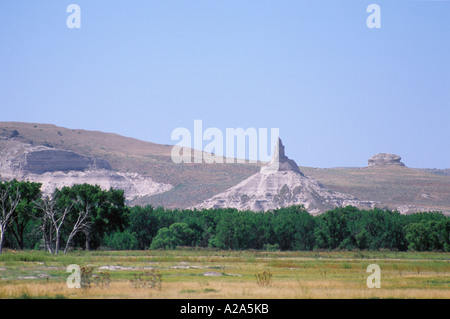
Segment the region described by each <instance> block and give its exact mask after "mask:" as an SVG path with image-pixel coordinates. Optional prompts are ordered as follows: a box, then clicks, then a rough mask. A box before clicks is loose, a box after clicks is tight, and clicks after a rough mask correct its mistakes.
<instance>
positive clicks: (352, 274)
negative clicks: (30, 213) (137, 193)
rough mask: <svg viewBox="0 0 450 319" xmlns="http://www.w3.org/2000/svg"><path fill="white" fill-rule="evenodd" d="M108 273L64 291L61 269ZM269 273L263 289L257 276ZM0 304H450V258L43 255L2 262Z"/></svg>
mask: <svg viewBox="0 0 450 319" xmlns="http://www.w3.org/2000/svg"><path fill="white" fill-rule="evenodd" d="M70 264H78V265H79V266H80V267H92V269H93V274H94V275H95V274H100V272H103V273H107V274H108V276H109V277H110V279H111V283H110V284H109V286H107V287H101V286H100V285H98V286H97V285H95V284H93V285H92V286H91V288H79V289H77V288H73V289H69V288H68V287H67V284H66V281H67V278H68V276H69V275H70V273H68V272H67V266H68V265H70ZM370 264H377V265H378V266H379V267H380V269H381V288H379V289H378V288H372V289H370V288H368V287H367V283H366V282H367V277H368V276H370V275H371V273H368V272H366V270H367V266H369V265H370ZM152 269H154V270H153V271H155V272H157V273H159V274H161V275H162V285H161V288H160V289H158V288H136V287H134V286H133V285H132V280H133V278H134V277H135V276H136V275H139V274H143V273H144V272H146V271H147V272H148V271H152ZM263 272H266V274H267V273H270V274H271V275H272V277H271V278H270V280H267V281H266V282H265V285H262V284H258V283H257V280H256V275H257V274H258V273H260V274H261V273H263ZM0 298H2V299H5V298H77V299H79V298H89V299H94V298H139V299H141V298H172V299H181V298H182V299H195V298H206V299H213V298H225V299H228V298H230V299H231V298H233V299H234V298H242V299H246V298H261V299H264V298H276V299H289V298H327V299H331V298H421V299H423V298H439V299H449V298H450V254H449V253H438V252H427V253H418V252H391V251H376V252H374V251H312V252H264V251H220V250H208V249H179V250H172V251H115V252H110V251H92V252H85V251H74V252H70V253H68V254H67V255H60V256H52V255H50V254H48V253H45V252H42V251H25V252H22V251H10V250H5V251H4V253H2V254H1V255H0Z"/></svg>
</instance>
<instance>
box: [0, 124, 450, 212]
mask: <svg viewBox="0 0 450 319" xmlns="http://www.w3.org/2000/svg"><path fill="white" fill-rule="evenodd" d="M0 136H3V137H8V138H13V139H15V140H18V141H20V142H23V143H28V144H31V145H34V146H37V145H45V146H51V147H54V148H58V149H63V150H68V151H73V152H76V153H79V154H82V155H85V156H94V157H98V158H102V159H105V160H107V161H108V162H109V164H110V165H111V169H112V170H113V171H116V172H123V173H139V174H141V175H142V176H147V177H151V178H152V179H153V180H154V181H156V182H159V183H167V184H171V185H173V186H174V187H173V188H172V189H171V190H169V191H167V192H164V193H161V194H157V195H153V196H147V197H142V198H139V199H137V200H135V201H133V202H131V204H142V205H145V204H152V205H154V206H165V207H168V208H169V207H170V208H175V207H180V208H181V207H191V206H194V205H198V204H200V203H201V202H203V201H205V200H207V199H209V198H211V197H213V196H214V195H216V194H219V193H222V192H224V191H226V190H227V189H229V188H231V187H233V186H235V185H237V184H238V183H240V182H242V181H243V180H245V179H247V178H248V177H250V176H252V175H253V174H255V173H257V172H259V171H260V165H259V164H248V163H246V164H194V163H192V164H175V163H173V162H172V160H171V158H170V152H171V146H169V145H160V144H155V143H151V142H145V141H140V140H137V139H133V138H129V137H124V136H120V135H117V134H113V133H104V132H98V131H87V130H77V129H67V128H63V127H58V126H55V125H51V124H35V123H18V122H0ZM292 147H293V146H290V148H292ZM0 155H1V154H0ZM299 164H301V163H299ZM300 169H301V171H302V172H303V173H304V174H305V175H306V176H309V177H312V178H314V179H316V180H317V181H318V182H319V183H320V184H322V185H323V186H325V187H326V188H328V189H330V190H332V191H336V192H341V193H345V194H350V195H353V196H355V197H357V198H358V199H360V200H372V201H376V202H380V203H383V204H384V205H385V206H387V207H390V208H400V209H401V210H402V211H404V212H411V211H414V210H417V209H435V210H442V211H445V212H450V176H449V170H448V169H447V170H433V169H413V168H408V167H404V166H386V167H383V166H381V167H376V166H373V167H365V168H326V169H321V168H320V169H319V168H312V167H303V166H300Z"/></svg>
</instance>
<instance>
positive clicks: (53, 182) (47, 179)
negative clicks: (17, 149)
mask: <svg viewBox="0 0 450 319" xmlns="http://www.w3.org/2000/svg"><path fill="white" fill-rule="evenodd" d="M20 179H21V180H28V181H32V182H36V183H42V187H41V191H42V192H43V193H44V195H49V194H51V193H52V192H53V191H54V190H55V188H62V187H65V186H69V187H70V186H72V185H75V184H84V183H87V184H91V185H98V186H100V188H102V189H104V190H108V189H110V188H113V189H122V190H123V191H124V193H125V198H126V199H127V200H133V199H136V198H139V197H142V196H151V195H156V194H160V193H163V192H167V191H168V190H170V189H172V188H173V186H172V185H170V184H164V183H157V182H155V181H153V180H152V179H151V178H150V177H143V176H141V175H139V174H137V173H120V172H113V171H109V170H86V171H69V172H61V171H58V172H46V173H44V174H25V175H24V176H23V177H22V178H20Z"/></svg>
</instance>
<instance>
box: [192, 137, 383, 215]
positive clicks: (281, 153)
mask: <svg viewBox="0 0 450 319" xmlns="http://www.w3.org/2000/svg"><path fill="white" fill-rule="evenodd" d="M292 205H303V206H304V207H305V208H306V209H307V210H308V211H309V212H310V213H312V214H318V213H323V212H325V211H326V210H329V209H333V208H335V207H344V206H348V205H352V206H356V207H359V208H366V209H367V208H373V207H375V202H372V201H360V200H358V199H357V198H355V197H353V196H351V195H348V194H343V193H338V192H334V191H331V190H329V189H326V188H325V187H323V186H322V185H320V184H319V183H318V182H317V181H316V180H314V179H312V178H310V177H308V176H306V175H305V174H303V173H302V172H301V171H300V169H299V167H298V165H297V164H296V163H295V161H294V160H292V159H290V158H288V157H287V156H286V154H285V148H284V145H283V143H282V141H281V139H278V143H277V146H276V147H275V150H274V153H273V156H272V159H271V161H270V162H269V163H268V164H267V165H266V166H263V167H262V168H261V170H260V172H258V173H256V174H254V175H252V176H250V177H249V178H247V179H245V180H244V181H242V182H240V183H239V184H238V185H236V186H233V187H231V188H230V189H228V190H226V191H225V192H223V193H220V194H217V195H215V196H213V197H212V198H210V199H208V200H206V201H204V202H203V203H201V204H200V205H197V206H195V208H197V209H203V208H205V209H209V208H236V209H239V210H253V211H267V210H273V209H276V208H280V207H287V206H292Z"/></svg>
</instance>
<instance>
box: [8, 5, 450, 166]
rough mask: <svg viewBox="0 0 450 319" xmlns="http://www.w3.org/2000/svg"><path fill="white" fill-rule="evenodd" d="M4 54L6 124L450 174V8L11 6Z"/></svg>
mask: <svg viewBox="0 0 450 319" xmlns="http://www.w3.org/2000/svg"><path fill="white" fill-rule="evenodd" d="M71 3H76V4H78V5H79V6H80V8H81V28H80V29H69V28H67V26H66V19H67V17H68V16H69V13H67V12H66V8H67V6H68V5H69V4H71ZM371 3H376V4H378V5H379V6H380V8H381V28H380V29H369V28H368V27H367V25H366V19H367V17H368V16H369V13H367V12H366V8H367V6H368V5H369V4H371ZM0 45H1V50H0V112H1V113H0V121H25V122H38V123H52V124H56V125H59V126H64V127H69V128H81V129H88V130H99V131H106V132H114V133H118V134H121V135H125V136H130V137H135V138H138V139H142V140H146V141H151V142H156V143H163V144H174V143H175V142H176V141H171V139H170V137H171V132H172V131H173V130H174V129H175V128H177V127H186V128H188V129H190V130H193V123H194V120H197V119H199V120H202V121H203V127H204V128H205V129H206V128H208V127H217V128H219V129H221V130H223V131H224V132H225V129H226V128H237V127H242V128H250V127H254V128H279V130H280V135H281V137H282V139H283V142H284V144H285V145H286V153H287V155H288V156H289V157H291V158H293V159H295V160H296V162H297V163H298V164H299V165H304V166H313V167H339V166H366V165H367V159H368V158H369V157H370V156H372V155H374V154H376V153H380V152H389V153H395V154H398V155H400V156H401V157H402V161H403V162H404V163H405V164H406V165H407V166H409V167H428V168H450V142H449V140H450V128H449V121H450V1H409V0H395V1H394V0H390V1H378V0H371V1H362V0H340V1H338V0H328V1H324V0H309V1H301V0H292V1H291V0H280V1H274V0H271V1H269V0H239V1H238V0H229V1H213V0H202V1H200V0H167V1H166V0H165V1H162V0H157V1H156V0H149V1H144V0H141V1H138V0H130V1H116V0H109V1H103V0H96V1H92V0H89V1H87V0H86V1H83V0H71V1H62V0H58V1H54V0H34V1H31V0H28V1H23V0H2V1H1V2H0ZM205 144H206V142H205Z"/></svg>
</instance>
